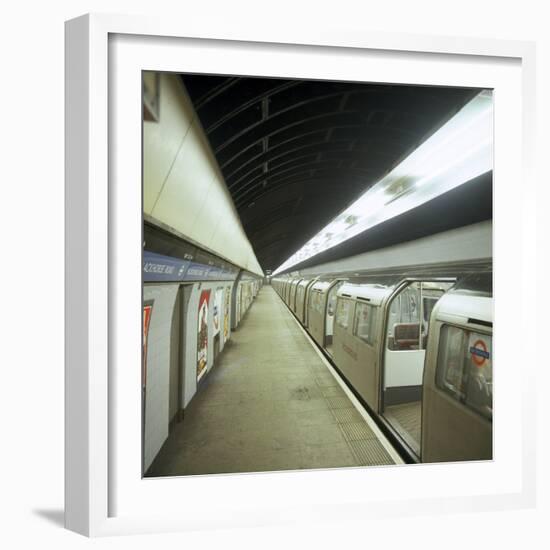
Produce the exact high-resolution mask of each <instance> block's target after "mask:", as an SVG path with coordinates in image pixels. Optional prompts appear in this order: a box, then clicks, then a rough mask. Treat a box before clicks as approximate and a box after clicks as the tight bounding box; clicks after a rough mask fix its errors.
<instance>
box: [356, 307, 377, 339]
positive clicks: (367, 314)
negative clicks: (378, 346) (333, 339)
mask: <svg viewBox="0 0 550 550" xmlns="http://www.w3.org/2000/svg"><path fill="white" fill-rule="evenodd" d="M375 325H376V308H375V307H374V306H371V305H369V304H362V303H361V302H357V304H356V306H355V322H354V327H353V334H354V335H355V336H357V337H358V338H360V339H361V340H363V342H366V343H367V344H370V345H371V346H372V345H373V344H374V330H375Z"/></svg>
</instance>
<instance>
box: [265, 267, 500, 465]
mask: <svg viewBox="0 0 550 550" xmlns="http://www.w3.org/2000/svg"><path fill="white" fill-rule="evenodd" d="M491 266H492V262H491V261H479V260H476V261H462V262H460V263H457V262H449V263H440V264H437V265H431V266H430V267H416V268H410V267H408V268H406V269H396V268H393V269H389V270H382V271H381V270H372V271H369V270H363V271H361V272H354V273H353V274H350V273H332V274H330V275H326V274H325V275H319V276H315V275H313V274H308V275H303V276H301V277H293V276H286V277H285V276H283V277H275V278H273V279H272V280H271V284H272V286H273V287H274V289H275V290H276V291H277V292H278V293H279V295H280V296H281V298H282V299H283V300H284V301H285V303H286V304H287V305H288V307H289V308H290V309H291V310H292V311H293V313H294V314H295V316H296V318H297V319H298V320H299V321H300V323H301V324H302V325H303V326H304V328H305V329H306V330H307V331H308V333H309V334H310V335H311V337H312V338H313V339H314V340H315V342H316V343H317V344H318V345H319V346H320V347H321V348H322V349H323V350H324V351H325V352H326V353H327V354H328V355H329V356H330V357H331V359H332V362H333V364H334V365H335V366H336V367H337V369H338V371H339V372H340V373H341V375H342V376H343V377H344V379H345V380H346V382H347V383H348V385H349V386H350V387H351V388H352V389H353V390H354V392H355V393H356V395H358V396H359V397H360V399H361V400H362V401H363V403H364V404H366V405H367V407H368V409H370V411H371V412H372V413H373V414H374V415H375V416H376V418H377V420H378V421H379V423H380V425H381V426H382V427H384V428H385V429H386V430H387V432H388V433H390V434H391V435H392V436H393V437H394V438H395V440H397V441H398V442H399V443H400V444H401V445H400V446H401V447H402V448H403V449H404V450H406V453H407V454H408V456H409V458H410V459H411V460H412V461H415V462H419V461H420V462H441V461H460V460H488V459H492V448H493V445H492V324H493V307H492V304H493V299H492V284H491V281H492V267H491Z"/></svg>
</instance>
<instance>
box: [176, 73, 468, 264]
mask: <svg viewBox="0 0 550 550" xmlns="http://www.w3.org/2000/svg"><path fill="white" fill-rule="evenodd" d="M182 80H183V82H184V84H185V87H186V89H187V91H188V93H189V95H190V97H191V100H192V101H193V104H194V106H195V110H196V111H197V114H198V116H199V119H200V121H201V123H202V126H203V128H204V130H205V131H206V134H207V136H208V139H209V141H210V145H211V147H212V150H213V151H214V154H215V156H216V158H217V161H218V164H219V166H220V168H221V171H222V173H223V176H224V178H225V181H226V183H227V186H228V188H229V191H230V193H231V195H232V197H233V201H234V203H235V206H236V208H237V211H238V213H239V215H240V218H241V221H242V224H243V227H244V229H245V231H246V233H247V235H248V238H249V240H250V242H251V244H252V246H253V247H254V251H255V253H256V256H257V258H258V261H259V262H260V264H261V266H262V268H263V269H264V270H275V269H276V268H277V267H279V265H281V264H282V263H283V262H284V261H285V260H286V259H287V258H288V257H290V256H291V255H292V254H293V253H294V252H296V251H297V250H298V249H299V248H300V247H301V246H302V245H303V244H305V243H306V242H307V241H308V240H309V239H310V238H311V237H313V236H314V235H315V234H316V233H318V232H319V231H320V230H321V229H322V228H323V227H324V226H325V225H326V224H328V223H329V222H330V221H331V220H332V219H333V218H335V217H336V216H337V215H338V214H339V213H340V212H341V211H342V210H344V209H345V208H346V207H347V206H348V205H349V204H350V203H352V202H353V201H354V200H355V199H356V198H357V197H359V196H360V195H361V194H362V193H364V192H365V191H366V190H367V189H368V188H369V187H370V186H372V185H374V184H375V183H376V182H377V181H379V180H380V179H381V178H382V177H383V176H384V175H385V174H386V173H387V172H389V171H390V170H391V169H392V168H393V167H394V166H396V165H397V164H398V163H399V162H400V161H401V160H402V159H403V158H405V157H406V156H407V155H408V154H409V153H410V152H411V151H413V150H414V149H416V148H417V147H418V146H419V145H420V144H421V143H422V142H423V141H424V140H425V139H426V138H427V137H428V136H429V135H430V134H431V133H433V132H434V131H435V130H436V129H437V128H439V127H440V126H441V125H442V124H443V123H444V122H445V121H446V120H448V119H449V118H450V117H452V116H453V115H454V114H455V113H456V112H457V111H458V110H459V109H460V108H461V107H462V106H463V105H464V104H465V103H466V102H467V101H468V100H469V99H471V98H472V97H473V96H474V95H475V94H476V93H477V90H475V89H471V88H448V87H427V86H404V85H383V84H369V83H356V82H330V81H314V80H308V81H304V80H284V79H274V78H248V77H247V78H244V77H220V76H207V75H182Z"/></svg>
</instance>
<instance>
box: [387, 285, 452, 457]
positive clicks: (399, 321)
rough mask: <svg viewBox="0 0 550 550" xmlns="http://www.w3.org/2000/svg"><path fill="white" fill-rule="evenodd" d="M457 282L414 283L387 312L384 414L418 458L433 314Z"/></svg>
mask: <svg viewBox="0 0 550 550" xmlns="http://www.w3.org/2000/svg"><path fill="white" fill-rule="evenodd" d="M453 284H454V281H449V280H447V281H411V282H408V283H407V284H405V285H403V286H402V287H401V288H400V289H399V291H398V292H397V294H395V295H394V296H393V297H392V298H391V300H390V303H389V306H388V307H387V308H386V316H387V317H386V334H385V344H384V351H383V357H384V360H383V367H382V396H381V397H382V400H381V413H382V414H383V415H384V418H385V419H386V420H387V421H388V422H389V423H390V424H391V426H392V427H393V428H394V429H395V431H396V432H397V433H398V434H399V435H400V437H401V438H402V439H403V441H404V442H405V443H406V444H407V446H408V447H409V448H410V449H411V450H412V451H413V452H414V453H415V454H416V455H417V456H418V457H419V456H420V442H421V425H422V378H423V373H424V361H425V355H426V344H427V340H428V328H429V321H430V315H431V312H432V310H433V308H434V306H435V304H436V303H437V301H438V300H439V298H441V296H443V294H444V293H445V292H446V291H447V290H448V289H449V288H450V287H451V286H452V285H453Z"/></svg>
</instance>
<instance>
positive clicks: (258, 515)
mask: <svg viewBox="0 0 550 550" xmlns="http://www.w3.org/2000/svg"><path fill="white" fill-rule="evenodd" d="M216 25H218V26H216ZM178 48H184V49H185V48H187V49H185V52H186V55H185V56H184V57H183V58H182V57H181V55H179V57H178V56H177V55H174V52H176V53H177V52H178V51H180V54H181V52H182V51H184V50H178ZM222 51H223V53H224V55H223V56H220V52H222ZM245 51H246V53H247V55H242V54H243V52H245ZM367 66H368V67H371V69H372V71H374V72H373V73H372V74H376V76H375V78H373V80H374V81H384V75H387V78H388V79H389V80H387V81H399V82H410V83H415V82H416V83H429V81H430V80H431V82H432V83H439V84H441V83H444V84H445V83H446V84H449V85H451V84H453V83H454V84H457V85H458V84H460V83H462V85H464V84H466V81H467V80H469V81H470V85H476V86H481V87H484V86H485V87H493V88H494V90H495V171H494V174H495V184H494V185H495V234H496V237H495V248H494V249H495V261H494V265H495V297H496V299H495V316H496V326H497V327H499V328H497V329H496V332H495V353H496V357H497V362H498V361H501V365H502V368H501V370H500V371H499V370H498V369H497V374H496V378H497V380H498V382H497V384H499V389H498V390H497V392H496V394H495V417H496V421H495V430H496V431H495V449H496V452H495V459H494V460H493V461H492V462H489V463H471V464H461V465H457V464H440V465H419V466H404V467H395V468H386V469H384V468H373V469H370V470H368V471H367V470H366V469H342V470H332V471H315V472H304V473H297V472H279V473H274V474H246V475H242V474H241V475H226V476H205V477H191V478H186V479H183V478H167V479H151V480H142V479H141V476H138V477H136V472H137V470H136V469H135V468H134V466H133V461H134V458H133V451H134V450H135V444H136V438H135V436H136V426H138V424H139V422H140V414H139V408H136V407H135V405H136V403H137V402H136V401H135V395H134V393H133V392H132V391H131V390H128V389H127V388H125V387H124V386H123V385H121V383H120V382H121V379H119V378H117V369H116V365H117V361H119V360H120V357H121V354H124V353H125V350H126V351H128V350H129V352H130V355H129V356H128V362H129V363H130V364H132V361H135V364H136V365H137V366H136V370H137V371H139V368H138V366H139V364H140V349H141V348H140V346H139V344H138V345H136V343H137V342H138V341H139V337H140V324H141V318H140V315H141V309H140V307H139V306H140V300H141V293H140V292H139V294H136V292H135V291H136V288H137V286H136V285H138V284H139V289H141V266H140V264H139V261H140V255H139V254H137V253H136V252H139V251H140V232H139V231H140V229H139V228H140V224H141V197H140V191H139V190H140V187H139V182H140V177H141V173H140V167H141V159H140V158H139V155H138V157H136V152H137V151H138V148H139V147H140V143H141V142H140V136H141V134H140V132H138V133H137V134H136V132H135V129H136V128H137V127H138V126H139V127H141V103H139V105H138V107H139V108H138V109H137V111H135V112H134V111H133V110H132V109H133V108H134V107H135V105H136V103H135V100H136V98H137V97H138V96H140V94H141V86H140V84H138V86H137V88H136V90H135V94H136V95H134V94H133V91H132V90H133V84H135V82H138V81H139V76H140V75H141V70H176V71H182V72H184V71H185V70H187V71H188V72H194V71H195V72H216V70H217V69H216V68H218V70H219V68H220V67H221V72H226V73H227V74H263V75H264V76H277V75H283V74H284V75H287V76H301V77H315V76H316V75H317V77H318V78H327V77H330V75H332V77H333V78H350V79H353V78H365V73H364V72H363V73H361V71H365V67H367ZM262 67H263V68H262ZM534 67H535V48H534V44H533V43H529V42H513V41H502V40H488V39H474V38H464V39H457V38H456V37H437V38H434V37H432V36H423V35H402V34H391V33H381V32H366V31H365V32H364V33H360V34H359V33H350V32H348V31H347V30H346V29H341V28H340V29H326V28H322V29H317V28H315V27H314V26H310V27H309V28H304V29H301V30H300V31H299V33H298V32H297V31H296V30H295V29H293V28H287V29H285V28H277V29H271V28H269V27H266V28H261V27H258V26H256V27H254V28H250V29H228V28H225V27H223V26H222V25H221V23H220V22H217V23H215V24H212V25H209V26H206V25H204V24H202V23H193V22H181V21H173V20H170V18H157V19H153V18H143V17H135V16H115V15H86V16H82V17H80V18H77V19H74V20H71V21H68V22H67V23H66V329H65V337H66V367H65V369H66V370H65V377H66V413H65V414H66V422H65V429H66V450H65V469H66V491H65V522H66V527H67V528H68V529H71V530H73V531H76V532H78V533H81V534H85V535H88V536H100V535H111V534H136V533H147V532H159V531H185V530H189V529H201V528H204V529H208V528H215V527H220V526H254V525H265V524H282V523H287V522H292V521H296V519H297V518H300V521H302V522H303V521H311V522H315V521H318V522H319V521H326V520H328V519H343V518H346V519H360V518H361V517H362V516H363V517H364V515H365V514H370V515H375V516H377V517H379V516H384V517H393V516H403V515H407V514H410V513H411V509H414V513H419V512H424V513H433V514H435V513H441V510H442V509H444V510H445V511H447V512H451V511H462V510H469V511H472V510H497V509H517V508H522V507H530V506H533V505H534V501H535V460H536V454H535V450H536V449H535V432H534V427H533V425H532V423H530V422H528V419H529V418H532V417H534V415H535V411H534V408H535V398H534V397H535V380H534V375H535V371H534V366H535V364H536V361H535V356H534V353H535V352H534V350H532V349H531V350H527V351H525V350H523V349H521V350H520V349H519V348H518V349H514V347H513V345H512V343H513V342H514V335H515V334H517V331H518V329H519V331H521V332H522V331H525V333H527V330H528V328H529V323H528V319H529V318H534V317H535V315H534V314H533V311H531V309H530V308H534V300H532V297H533V296H534V292H535V290H534V288H533V286H532V284H529V283H530V282H531V283H532V281H528V280H527V273H526V271H525V270H522V264H523V263H526V262H528V261H529V260H530V258H532V256H533V255H534V247H533V246H531V245H530V244H529V243H530V241H529V239H530V238H532V234H531V233H530V232H529V231H532V227H533V226H532V225H529V226H528V230H524V231H514V228H513V227H510V226H511V225H512V224H506V223H505V221H506V212H507V210H509V209H514V208H517V196H516V197H515V199H516V200H515V201H514V193H513V192H512V190H511V189H510V186H511V184H512V182H513V181H516V182H517V181H519V180H521V181H523V184H524V186H526V188H527V189H528V190H532V185H530V183H529V182H530V176H531V174H532V170H533V160H532V156H531V154H532V153H531V151H532V150H533V148H534V147H533V144H534V118H535V113H534V104H535V101H534V94H535V68H534ZM398 74H399V75H401V76H397V77H396V75H398ZM430 74H431V75H432V76H430ZM465 74H466V75H468V76H467V77H465V76H464V75H465ZM354 75H356V76H355V77H354ZM361 75H363V76H362V77H361ZM125 86H126V87H129V90H130V96H131V98H130V99H128V101H127V104H126V105H125V106H123V105H121V104H120V103H117V94H120V93H121V88H123V87H125ZM125 97H129V96H127V95H125ZM113 142H115V144H116V147H114V148H113ZM110 148H111V150H110ZM122 176H123V177H122ZM136 178H138V179H136ZM123 179H124V180H125V182H123V181H122V180H123ZM136 182H137V184H138V186H137V187H135V185H136ZM134 188H135V196H134V195H132V193H133V192H134V191H133V190H134ZM529 192H530V191H527V193H529ZM533 193H534V191H533ZM531 199H532V197H531V198H530V199H529V200H531ZM121 201H124V205H125V212H122V211H121V208H120V205H121ZM128 201H129V202H128ZM524 201H525V202H524V204H527V199H526V198H525V195H524ZM521 210H522V209H520V211H517V212H516V215H517V216H516V219H518V227H520V228H521V227H522V225H521V216H522V212H521ZM514 227H515V226H514ZM526 227H527V226H526ZM134 239H135V242H134ZM506 251H509V252H510V251H511V252H512V253H511V254H509V256H511V258H510V257H507V256H506ZM518 258H521V260H520V261H519V262H518ZM514 262H515V263H514ZM121 265H124V267H125V270H126V274H127V276H126V278H124V279H122V274H121V270H120V266H121ZM123 280H124V285H122V284H121V283H122V281H123ZM510 281H515V282H516V283H517V282H518V281H519V282H520V284H519V289H520V293H521V296H519V300H520V301H521V298H525V299H524V300H523V301H522V306H521V308H520V307H519V303H517V302H516V307H514V308H512V310H513V311H512V314H511V313H510V307H509V305H508V308H505V307H504V305H505V304H504V301H501V302H499V299H500V300H502V296H504V295H505V294H504V291H505V289H506V285H507V284H509V282H510ZM529 297H531V300H528V299H527V298H529ZM501 304H502V305H501ZM135 305H138V307H136V308H135V312H133V311H134V310H133V306H135ZM132 312H133V313H132ZM529 314H531V315H529ZM512 315H516V316H515V317H512ZM123 325H125V326H126V327H129V328H128V329H127V330H125V331H122V330H121V326H123ZM499 346H500V347H499ZM520 351H521V353H522V357H525V355H523V354H526V355H527V357H528V358H530V360H529V359H528V360H527V361H525V362H524V363H523V365H522V376H521V382H520V384H518V383H517V380H516V381H515V383H514V378H513V376H512V374H513V373H512V372H511V371H512V369H513V367H514V365H515V364H516V362H517V361H518V360H519V359H520V357H519V354H520ZM125 357H126V356H125ZM525 363H526V364H525ZM138 375H139V372H138ZM518 388H521V391H520V392H519V393H520V397H518V395H517V393H516V398H517V399H516V401H515V403H514V400H513V397H514V391H515V392H517V391H518ZM137 390H138V392H137V393H139V388H137ZM125 392H126V393H125ZM518 410H520V411H521V415H518V414H517V411H518ZM499 424H500V426H504V425H505V424H506V426H507V427H508V429H509V430H512V431H513V433H517V434H518V435H517V439H516V440H514V441H513V442H511V444H510V442H509V441H505V438H504V437H503V436H502V433H504V432H501V433H500V436H499V431H498V430H499V429H501V428H500V427H499ZM518 440H519V441H520V443H519V444H518ZM135 461H136V463H140V461H141V457H140V456H139V454H138V455H137V456H135ZM121 464H124V465H126V466H127V467H125V468H121ZM472 476H473V477H472ZM467 477H469V478H472V479H475V480H478V481H479V483H481V485H479V486H478V487H479V490H478V491H477V492H474V493H472V491H471V484H470V485H469V484H468V483H465V482H464V479H466V478H467ZM362 483H369V488H370V490H369V493H370V496H367V495H365V494H364V493H363V492H362V491H357V490H356V489H354V488H357V487H360V486H361V484H362ZM445 484H447V485H448V487H447V488H446V487H445ZM291 488H294V491H295V492H294V493H289V489H291ZM321 489H322V490H321ZM182 494H185V495H186V496H185V499H184V500H183V501H180V502H181V506H180V507H178V512H177V513H170V510H174V503H175V502H178V501H177V500H175V499H177V498H178V495H179V498H180V499H181V495H182ZM213 494H215V495H216V497H215V498H211V497H210V496H209V495H213ZM290 494H292V498H291V499H290V497H289V495H290ZM326 495H329V499H330V502H331V503H332V504H329V501H328V500H327V497H326ZM289 500H291V501H292V506H290V504H289ZM151 502H154V503H155V508H154V509H153V508H152V507H151V506H150V503H151ZM148 503H149V505H148ZM334 504H335V505H336V506H334ZM182 507H183V508H185V507H187V509H191V508H193V507H196V508H200V509H202V510H208V513H207V514H204V513H202V514H197V513H195V514H193V513H192V510H189V513H184V512H182V511H181V508H182Z"/></svg>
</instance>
